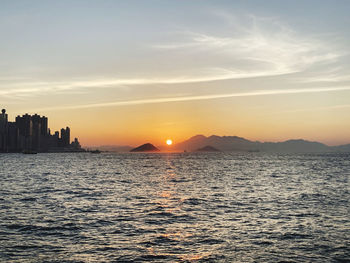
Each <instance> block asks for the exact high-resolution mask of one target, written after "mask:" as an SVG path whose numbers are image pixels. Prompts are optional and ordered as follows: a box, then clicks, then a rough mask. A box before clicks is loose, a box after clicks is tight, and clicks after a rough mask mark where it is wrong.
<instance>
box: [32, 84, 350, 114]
mask: <svg viewBox="0 0 350 263" xmlns="http://www.w3.org/2000/svg"><path fill="white" fill-rule="evenodd" d="M346 90H350V87H325V88H304V89H279V90H258V91H250V92H240V93H226V94H209V95H198V96H182V97H164V98H149V99H139V100H125V101H112V102H104V103H92V104H82V105H73V106H68V105H67V106H59V107H48V108H40V109H34V110H33V111H50V110H74V109H89V108H100V107H116V106H132V105H143V104H156V103H170V102H186V101H198V100H212V99H225V98H234V97H250V96H267V95H283V94H299V93H318V92H336V91H346Z"/></svg>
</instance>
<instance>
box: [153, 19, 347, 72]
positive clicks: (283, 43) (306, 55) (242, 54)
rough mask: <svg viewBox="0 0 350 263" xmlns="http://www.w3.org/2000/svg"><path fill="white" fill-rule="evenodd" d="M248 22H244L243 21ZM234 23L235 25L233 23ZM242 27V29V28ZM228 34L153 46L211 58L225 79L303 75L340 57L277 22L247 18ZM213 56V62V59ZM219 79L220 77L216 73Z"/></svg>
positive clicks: (186, 35)
mask: <svg viewBox="0 0 350 263" xmlns="http://www.w3.org/2000/svg"><path fill="white" fill-rule="evenodd" d="M246 20H247V19H246ZM234 21H235V22H234ZM242 25H245V26H242ZM230 26H231V29H228V30H227V32H231V34H227V33H226V34H225V35H223V34H221V35H220V34H213V33H198V32H188V31H186V32H183V33H179V34H178V35H179V36H178V38H180V39H183V40H181V41H178V42H175V43H174V42H170V43H162V44H157V45H154V48H156V49H159V50H165V51H167V52H175V51H176V52H186V54H190V53H193V54H195V56H196V57H198V56H199V54H202V55H203V56H212V57H213V59H212V61H211V63H213V64H215V63H216V64H217V65H223V64H224V65H225V67H224V68H225V70H226V71H227V72H228V71H230V74H225V78H232V79H235V78H241V77H242V75H243V76H244V77H256V76H275V75H281V74H288V73H296V72H302V71H304V70H306V69H308V68H310V67H312V66H314V65H317V64H324V63H331V62H334V61H336V60H337V58H338V57H340V56H342V55H343V53H342V52H340V51H339V50H337V49H335V48H334V47H332V46H331V45H330V44H329V43H324V42H323V41H322V40H320V39H317V38H312V37H310V36H302V35H300V34H297V33H296V32H294V31H293V30H291V29H289V28H288V26H286V25H284V24H282V23H281V22H279V21H277V20H276V19H265V18H263V19H260V18H258V17H255V16H249V19H248V20H247V21H244V22H242V21H236V20H234V19H232V20H231V21H230ZM215 56H216V59H215ZM217 73H218V74H217V75H216V76H217V77H218V79H220V78H221V77H222V74H220V73H219V72H217Z"/></svg>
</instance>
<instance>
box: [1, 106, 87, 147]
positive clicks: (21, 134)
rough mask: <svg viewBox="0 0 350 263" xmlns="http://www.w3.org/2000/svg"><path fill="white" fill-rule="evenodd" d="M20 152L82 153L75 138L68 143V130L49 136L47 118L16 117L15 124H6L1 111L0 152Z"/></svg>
mask: <svg viewBox="0 0 350 263" xmlns="http://www.w3.org/2000/svg"><path fill="white" fill-rule="evenodd" d="M21 151H36V152H48V151H63V152H66V151H83V149H82V148H81V146H80V143H79V141H78V139H77V138H75V140H74V142H72V143H71V142H70V128H69V127H66V128H65V129H64V128H62V129H61V137H60V136H59V132H58V131H56V132H55V134H53V135H51V132H50V129H49V128H48V118H47V117H45V116H43V117H41V116H40V115H38V114H35V115H29V114H25V115H22V116H17V117H16V121H15V122H8V115H7V114H6V110H5V109H3V110H2V111H1V114H0V152H21Z"/></svg>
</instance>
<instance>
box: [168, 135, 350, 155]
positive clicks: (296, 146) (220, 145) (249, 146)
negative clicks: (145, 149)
mask: <svg viewBox="0 0 350 263" xmlns="http://www.w3.org/2000/svg"><path fill="white" fill-rule="evenodd" d="M208 145H211V146H212V147H214V148H217V149H219V150H221V151H262V152H286V153H288V152H299V153H308V152H310V153H311V152H350V144H348V145H341V146H328V145H325V144H323V143H320V142H311V141H306V140H302V139H298V140H288V141H284V142H259V141H250V140H247V139H244V138H242V137H237V136H217V135H212V136H210V137H205V136H203V135H197V136H194V137H191V138H190V139H188V140H186V141H184V142H181V143H178V144H177V145H175V146H174V148H175V149H177V150H182V151H183V150H186V151H196V150H197V149H200V148H203V147H205V146H208Z"/></svg>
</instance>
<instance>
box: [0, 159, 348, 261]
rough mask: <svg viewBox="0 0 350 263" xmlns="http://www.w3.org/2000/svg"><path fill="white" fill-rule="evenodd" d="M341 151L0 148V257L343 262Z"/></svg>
mask: <svg viewBox="0 0 350 263" xmlns="http://www.w3.org/2000/svg"><path fill="white" fill-rule="evenodd" d="M349 175H350V154H318V155H315V154H314V155H272V154H263V153H233V154H224V153H207V154H205V153H201V154H99V155H94V154H88V153H77V154H38V155H22V154H7V155H4V154H2V155H1V154H0V261H1V262H145V261H152V262H197V261H198V262H349V261H350V218H349V217H350V208H349V198H350V187H349Z"/></svg>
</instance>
